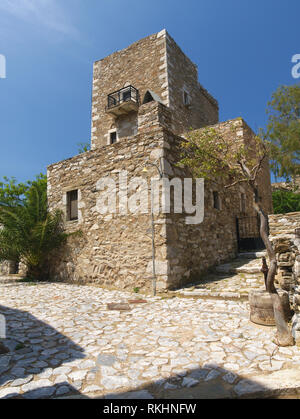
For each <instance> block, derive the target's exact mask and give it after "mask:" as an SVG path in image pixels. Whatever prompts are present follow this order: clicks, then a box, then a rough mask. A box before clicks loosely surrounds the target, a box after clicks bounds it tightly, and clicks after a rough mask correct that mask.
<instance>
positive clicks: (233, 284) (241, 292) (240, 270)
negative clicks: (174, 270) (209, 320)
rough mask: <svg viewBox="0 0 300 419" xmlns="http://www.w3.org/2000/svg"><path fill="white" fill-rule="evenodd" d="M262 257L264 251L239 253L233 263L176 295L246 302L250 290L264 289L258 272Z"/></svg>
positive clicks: (225, 265)
mask: <svg viewBox="0 0 300 419" xmlns="http://www.w3.org/2000/svg"><path fill="white" fill-rule="evenodd" d="M263 256H266V252H264V251H262V252H248V253H239V254H238V257H237V258H236V259H234V260H233V261H231V262H229V263H225V264H222V265H219V266H217V267H216V268H215V269H214V271H213V272H211V273H209V274H207V275H206V276H205V277H202V278H201V279H199V282H198V281H197V283H194V284H190V285H189V286H187V287H185V288H184V289H181V290H178V291H177V293H178V294H179V295H181V296H184V297H198V298H217V299H234V300H235V299H242V300H246V299H248V295H249V292H250V290H253V289H260V288H263V287H264V276H263V274H262V273H261V272H260V270H261V267H262V257H263Z"/></svg>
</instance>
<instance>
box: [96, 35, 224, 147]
mask: <svg viewBox="0 0 300 419" xmlns="http://www.w3.org/2000/svg"><path fill="white" fill-rule="evenodd" d="M152 100H154V101H156V102H160V103H162V104H164V105H166V106H167V107H169V108H170V110H171V112H172V124H171V126H170V127H169V128H170V130H171V131H172V132H173V133H174V134H176V135H180V134H183V133H184V132H186V131H187V130H189V129H190V128H194V129H196V128H201V127H203V126H207V125H213V124H216V123H217V122H218V120H219V107H218V103H217V101H216V100H215V99H214V98H213V97H212V96H211V95H210V94H209V93H208V92H207V91H206V90H205V89H204V88H203V87H202V86H201V85H200V84H199V82H198V69H197V66H196V65H195V64H194V63H192V61H191V60H190V59H189V58H188V57H187V56H186V55H185V54H184V53H183V52H182V51H181V49H180V48H179V47H178V46H177V44H176V43H175V41H174V40H173V39H172V38H171V37H170V36H169V34H168V33H167V32H166V30H162V31H161V32H159V33H158V34H155V35H151V36H149V37H147V38H144V39H142V40H140V41H138V42H135V43H134V44H132V45H131V46H129V47H128V48H126V49H123V50H122V51H117V52H115V53H114V54H112V55H109V56H108V57H106V58H104V59H102V60H100V61H96V62H95V64H94V77H93V99H92V149H93V150H94V149H96V148H98V147H101V146H104V145H108V144H110V143H114V142H117V141H121V140H122V138H124V137H126V138H128V137H130V136H133V135H136V134H137V133H138V129H139V125H140V120H139V107H140V106H141V105H142V104H145V103H147V102H150V101H152Z"/></svg>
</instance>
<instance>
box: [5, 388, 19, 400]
mask: <svg viewBox="0 0 300 419" xmlns="http://www.w3.org/2000/svg"><path fill="white" fill-rule="evenodd" d="M19 393H20V388H19V387H7V388H4V389H0V399H4V398H7V397H13V396H16V395H18V394H19Z"/></svg>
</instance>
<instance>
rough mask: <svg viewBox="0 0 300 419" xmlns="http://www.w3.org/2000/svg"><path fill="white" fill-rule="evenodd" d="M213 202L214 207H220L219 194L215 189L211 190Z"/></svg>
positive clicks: (218, 208)
mask: <svg viewBox="0 0 300 419" xmlns="http://www.w3.org/2000/svg"><path fill="white" fill-rule="evenodd" d="M213 204H214V208H215V209H217V210H220V209H221V202H220V195H219V192H217V191H214V192H213Z"/></svg>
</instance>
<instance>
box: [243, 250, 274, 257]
mask: <svg viewBox="0 0 300 419" xmlns="http://www.w3.org/2000/svg"><path fill="white" fill-rule="evenodd" d="M266 256H267V252H266V251H265V250H263V251H261V252H242V253H238V258H239V259H261V258H262V257H266Z"/></svg>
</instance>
